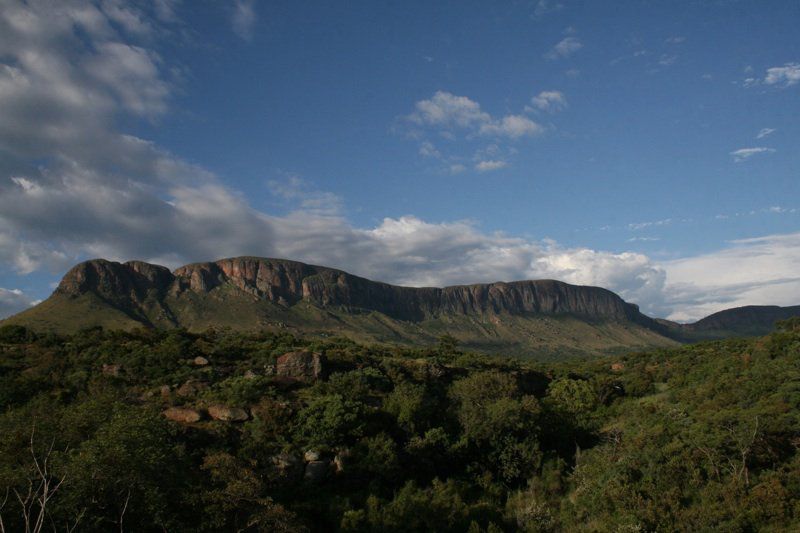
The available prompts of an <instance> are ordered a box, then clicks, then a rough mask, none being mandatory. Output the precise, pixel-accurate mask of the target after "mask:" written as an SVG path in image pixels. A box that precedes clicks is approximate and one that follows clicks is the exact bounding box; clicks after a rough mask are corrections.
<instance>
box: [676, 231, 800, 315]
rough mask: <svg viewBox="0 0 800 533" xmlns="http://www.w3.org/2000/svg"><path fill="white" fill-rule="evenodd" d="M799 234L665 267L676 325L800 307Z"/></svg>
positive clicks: (740, 244)
mask: <svg viewBox="0 0 800 533" xmlns="http://www.w3.org/2000/svg"><path fill="white" fill-rule="evenodd" d="M799 261H800V233H793V234H786V235H770V236H766V237H758V238H753V239H742V240H737V241H733V242H731V243H730V245H729V246H728V247H726V248H724V249H722V250H719V251H717V252H713V253H709V254H704V255H700V256H696V257H688V258H685V259H679V260H675V261H668V262H665V263H662V264H661V266H662V267H663V268H664V270H665V271H666V273H667V280H668V283H667V285H666V287H665V294H666V295H668V300H667V307H668V308H670V309H672V312H671V314H670V316H669V318H671V319H673V320H695V319H698V318H701V317H703V316H707V315H709V314H711V313H714V312H717V311H721V310H723V309H728V308H731V307H739V306H743V305H798V304H800V276H798V273H797V264H798V262H799Z"/></svg>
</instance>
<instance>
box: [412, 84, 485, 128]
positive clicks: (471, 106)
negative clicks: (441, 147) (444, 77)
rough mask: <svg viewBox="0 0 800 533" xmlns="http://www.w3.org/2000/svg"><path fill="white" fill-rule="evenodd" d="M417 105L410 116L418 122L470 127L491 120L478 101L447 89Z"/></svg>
mask: <svg viewBox="0 0 800 533" xmlns="http://www.w3.org/2000/svg"><path fill="white" fill-rule="evenodd" d="M415 107H416V111H415V112H414V113H412V114H411V115H409V117H408V118H409V120H411V121H412V122H414V123H417V124H426V125H432V126H442V127H459V128H469V127H471V126H473V125H475V124H483V123H487V122H489V121H490V120H491V116H490V115H489V114H488V113H486V112H484V111H482V110H481V106H480V104H479V103H478V102H475V101H473V100H470V99H469V98H467V97H466V96H456V95H454V94H452V93H449V92H446V91H436V93H435V94H434V95H433V97H431V98H430V99H428V100H420V101H419V102H417V103H416V104H415Z"/></svg>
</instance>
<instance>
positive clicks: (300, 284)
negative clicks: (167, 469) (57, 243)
mask: <svg viewBox="0 0 800 533" xmlns="http://www.w3.org/2000/svg"><path fill="white" fill-rule="evenodd" d="M226 287H227V288H236V289H239V290H240V291H241V292H242V293H243V295H244V294H246V295H250V296H251V297H252V298H254V299H258V300H265V301H268V302H272V303H275V304H278V305H280V306H284V307H291V306H293V305H296V304H297V303H299V302H302V301H305V302H309V303H312V304H314V305H317V306H320V307H337V308H342V309H346V310H348V311H351V312H358V311H377V312H379V313H383V314H385V315H387V316H390V317H392V318H396V319H399V320H409V321H421V320H424V319H425V318H430V317H435V316H439V315H443V314H455V315H470V314H482V313H503V312H507V313H511V314H525V313H542V314H551V315H557V314H573V315H580V316H584V317H590V318H596V319H610V320H634V321H635V320H637V319H639V318H640V317H639V315H640V313H639V310H638V307H636V306H635V305H632V304H629V303H626V302H624V301H623V300H622V299H621V298H620V297H619V296H617V295H616V294H614V293H613V292H611V291H609V290H606V289H602V288H600V287H583V286H575V285H570V284H567V283H563V282H560V281H554V280H538V281H515V282H511V283H502V282H498V283H488V284H476V285H458V286H453V287H445V288H433V287H424V288H416V287H400V286H397V285H390V284H388V283H379V282H375V281H370V280H368V279H365V278H361V277H358V276H354V275H352V274H348V273H347V272H343V271H341V270H336V269H332V268H327V267H320V266H314V265H307V264H304V263H299V262H296V261H287V260H282V259H261V258H256V257H237V258H233V259H222V260H220V261H216V262H213V263H194V264H191V265H186V266H183V267H180V268H178V269H177V270H175V272H174V273H173V272H170V271H169V270H168V269H167V268H165V267H162V266H158V265H151V264H148V263H143V262H141V261H130V262H127V263H115V262H111V261H105V260H102V259H95V260H92V261H86V262H84V263H81V264H79V265H77V266H75V267H74V268H72V269H71V270H70V271H69V272H67V274H66V275H65V276H64V278H63V280H62V281H61V283H60V284H59V286H58V288H57V289H56V292H55V294H57V295H65V296H80V295H82V294H85V293H89V292H91V293H94V294H96V295H98V296H100V297H102V298H103V299H105V300H107V301H108V302H110V303H116V304H119V305H126V306H141V305H143V304H145V302H146V301H147V300H148V298H152V297H158V298H163V297H166V296H170V297H176V298H178V297H181V296H182V295H184V294H187V293H192V294H194V295H208V294H213V293H214V291H215V290H216V289H220V288H226Z"/></svg>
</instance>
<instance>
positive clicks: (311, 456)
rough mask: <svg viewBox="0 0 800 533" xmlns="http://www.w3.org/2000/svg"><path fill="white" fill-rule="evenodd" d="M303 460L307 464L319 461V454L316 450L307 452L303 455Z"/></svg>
mask: <svg viewBox="0 0 800 533" xmlns="http://www.w3.org/2000/svg"><path fill="white" fill-rule="evenodd" d="M303 459H305V461H306V462H307V463H310V462H312V461H319V452H318V451H317V450H308V451H307V452H306V453H304V454H303Z"/></svg>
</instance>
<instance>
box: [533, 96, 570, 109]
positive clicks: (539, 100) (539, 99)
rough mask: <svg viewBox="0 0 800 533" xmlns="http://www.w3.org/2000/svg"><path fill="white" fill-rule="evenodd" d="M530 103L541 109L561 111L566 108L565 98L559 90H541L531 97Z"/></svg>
mask: <svg viewBox="0 0 800 533" xmlns="http://www.w3.org/2000/svg"><path fill="white" fill-rule="evenodd" d="M531 104H533V106H534V107H535V108H536V109H539V110H541V111H551V112H552V111H561V110H563V109H566V108H567V98H566V97H565V96H564V93H562V92H561V91H542V92H540V93H539V94H538V95H536V96H534V97H533V98H531Z"/></svg>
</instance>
